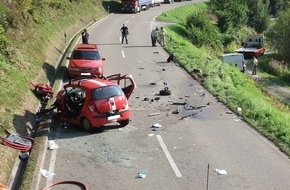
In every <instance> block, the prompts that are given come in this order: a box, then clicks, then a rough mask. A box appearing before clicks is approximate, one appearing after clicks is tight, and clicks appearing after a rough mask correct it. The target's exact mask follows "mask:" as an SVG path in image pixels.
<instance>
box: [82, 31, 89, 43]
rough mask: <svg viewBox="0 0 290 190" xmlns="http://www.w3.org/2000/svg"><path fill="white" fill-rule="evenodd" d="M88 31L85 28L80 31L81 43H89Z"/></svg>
mask: <svg viewBox="0 0 290 190" xmlns="http://www.w3.org/2000/svg"><path fill="white" fill-rule="evenodd" d="M89 36H90V35H89V33H88V31H87V29H84V31H83V32H82V42H83V44H88V43H89Z"/></svg>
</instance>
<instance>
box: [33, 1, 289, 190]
mask: <svg viewBox="0 0 290 190" xmlns="http://www.w3.org/2000/svg"><path fill="white" fill-rule="evenodd" d="M193 2H194V3H197V2H198V1H193ZM193 2H182V3H174V4H170V5H161V6H160V7H154V8H151V9H150V10H148V11H144V12H141V13H139V14H112V15H110V16H108V17H106V18H105V19H103V20H102V21H101V22H98V23H97V24H96V25H95V26H94V27H92V28H90V29H89V31H88V32H89V33H90V39H91V40H92V43H97V44H98V46H99V48H100V49H101V52H102V55H103V56H104V57H106V61H104V69H105V70H104V73H105V76H108V75H110V74H115V73H122V74H132V75H133V77H134V79H135V81H136V83H137V88H136V89H135V92H134V93H133V95H132V96H131V98H130V99H129V102H130V105H131V110H132V117H131V121H130V124H129V125H128V126H126V127H124V128H118V127H117V126H115V125H110V126H107V127H106V130H105V131H104V132H102V133H95V134H88V133H86V132H84V131H82V130H81V129H79V128H77V127H73V126H69V127H64V126H62V125H61V124H60V123H59V122H58V121H53V123H52V126H51V133H50V136H49V139H50V140H54V142H55V143H56V144H57V145H58V149H54V150H46V151H45V152H44V153H45V157H43V159H42V160H43V161H42V163H41V164H40V166H39V167H38V168H37V169H36V173H37V174H36V176H35V178H34V181H33V183H34V186H33V188H32V189H33V190H35V189H41V188H43V187H45V186H46V185H48V184H51V183H55V182H58V181H63V180H76V181H80V182H82V183H84V184H86V186H87V187H88V189H90V190H98V189H100V190H104V189H110V190H131V189H132V190H136V189H142V190H153V189H159V190H167V189H168V190H188V189H223V190H233V189H235V190H236V189H251V190H255V189H257V190H261V189H263V190H265V189H279V190H284V189H285V190H288V189H290V180H289V179H290V170H289V168H290V162H289V159H288V158H287V157H286V156H285V155H283V154H282V153H281V152H279V150H278V149H277V148H276V147H275V146H273V145H272V143H271V142H269V141H268V140H266V139H265V138H264V137H262V136H261V135H260V134H259V133H257V132H256V131H255V130H253V129H252V128H251V127H250V126H249V125H247V124H246V123H245V122H243V121H242V120H240V119H239V118H238V117H237V116H236V115H234V114H231V113H229V112H228V109H227V108H226V107H225V106H224V105H222V104H221V103H220V102H218V101H217V100H216V99H215V98H214V97H213V96H212V95H211V94H210V93H208V92H207V91H206V90H205V89H203V88H202V87H201V86H200V85H199V84H198V83H197V82H196V81H195V80H193V79H192V78H191V77H190V76H189V75H188V74H187V73H186V72H185V71H183V70H182V69H181V68H180V67H179V66H178V65H176V64H174V63H167V62H166V59H167V57H168V54H167V53H166V52H165V51H164V50H163V48H162V47H160V46H158V47H151V40H150V31H151V29H152V28H154V27H156V26H159V24H158V23H156V22H154V18H155V17H156V16H157V15H159V14H160V13H161V12H163V11H166V10H168V9H171V8H174V7H177V6H181V5H185V4H188V3H193ZM123 23H125V24H126V25H127V26H128V27H129V31H130V35H129V44H128V45H122V44H121V43H120V28H121V26H122V24H123ZM153 83H154V84H153ZM164 83H167V84H168V87H169V89H170V90H171V92H172V94H171V95H170V96H158V93H159V91H160V90H162V89H163V88H164ZM144 98H148V99H149V101H144ZM158 98H160V99H158ZM185 101H187V102H188V104H189V105H190V106H192V107H193V108H194V109H192V110H187V109H185V108H184V107H183V106H181V105H177V104H179V103H183V102H185ZM181 107H182V112H181V113H179V114H174V113H173V112H174V111H176V110H178V109H179V108H181ZM180 110H181V109H180ZM156 123H158V124H160V125H161V127H160V128H159V129H158V130H157V131H153V130H152V128H151V126H152V125H153V124H156ZM40 169H45V170H47V171H49V172H51V173H54V174H55V175H49V176H48V177H44V176H43V175H41V174H40ZM141 171H145V173H146V178H138V173H139V172H141ZM219 171H221V172H222V171H224V172H226V173H227V174H219V173H218V172H219ZM51 173H48V174H51ZM65 187H66V188H63V189H73V187H68V185H67V186H65ZM56 189H58V188H56ZM59 189H60V188H59Z"/></svg>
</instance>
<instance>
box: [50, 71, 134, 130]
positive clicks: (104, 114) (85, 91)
mask: <svg viewBox="0 0 290 190" xmlns="http://www.w3.org/2000/svg"><path fill="white" fill-rule="evenodd" d="M114 80H117V81H118V82H119V83H116V81H114ZM122 81H126V85H125V86H123V87H121V86H120V85H119V84H121V83H123V82H122ZM123 84H125V83H123ZM135 87H136V85H135V82H134V80H133V77H132V76H130V75H129V76H127V75H123V76H121V75H120V74H118V75H114V77H112V78H110V77H109V78H108V79H101V78H83V79H75V80H72V81H71V82H70V83H68V84H66V85H64V89H63V90H61V91H59V92H58V94H57V97H56V98H57V99H56V102H55V105H57V109H58V114H59V116H60V119H61V120H62V121H63V122H68V123H72V124H75V125H79V126H81V127H82V128H83V129H84V130H86V131H91V130H93V129H94V128H98V127H102V126H104V125H105V124H108V123H112V122H118V123H119V124H120V125H121V126H126V125H127V124H128V123H129V118H130V110H129V104H128V98H129V97H130V95H131V94H132V93H133V90H134V88H135Z"/></svg>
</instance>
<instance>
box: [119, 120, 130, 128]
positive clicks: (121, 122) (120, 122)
mask: <svg viewBox="0 0 290 190" xmlns="http://www.w3.org/2000/svg"><path fill="white" fill-rule="evenodd" d="M118 123H119V124H120V125H121V127H125V126H126V125H128V124H129V119H126V120H122V121H118Z"/></svg>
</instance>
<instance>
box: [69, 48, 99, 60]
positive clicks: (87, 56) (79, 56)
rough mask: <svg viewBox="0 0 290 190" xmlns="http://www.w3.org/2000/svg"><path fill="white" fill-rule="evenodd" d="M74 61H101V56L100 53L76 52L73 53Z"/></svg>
mask: <svg viewBox="0 0 290 190" xmlns="http://www.w3.org/2000/svg"><path fill="white" fill-rule="evenodd" d="M72 59H88V60H100V59H101V56H100V53H99V52H98V51H84V50H82V51H80V50H75V51H74V52H73V53H72Z"/></svg>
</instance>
